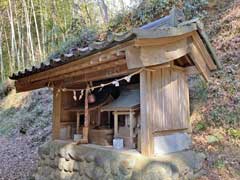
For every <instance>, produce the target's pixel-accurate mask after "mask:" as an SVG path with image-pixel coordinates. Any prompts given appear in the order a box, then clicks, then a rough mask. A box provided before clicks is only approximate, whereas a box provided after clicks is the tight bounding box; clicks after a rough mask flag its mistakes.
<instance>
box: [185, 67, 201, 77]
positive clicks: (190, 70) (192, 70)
mask: <svg viewBox="0 0 240 180" xmlns="http://www.w3.org/2000/svg"><path fill="white" fill-rule="evenodd" d="M184 71H185V72H186V74H187V75H196V74H200V72H199V71H198V70H197V68H196V66H188V67H185V68H184Z"/></svg>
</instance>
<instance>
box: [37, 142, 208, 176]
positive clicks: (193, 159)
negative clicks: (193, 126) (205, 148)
mask: <svg viewBox="0 0 240 180" xmlns="http://www.w3.org/2000/svg"><path fill="white" fill-rule="evenodd" d="M203 158H204V156H203V155H202V154H196V153H194V152H193V151H185V152H181V153H175V154H171V155H165V156H161V157H160V156H159V157H157V158H148V157H145V156H142V155H140V153H138V152H137V151H135V150H128V151H118V150H114V149H112V148H107V147H102V146H97V145H75V144H74V143H67V142H65V141H52V142H48V143H46V144H44V145H43V146H41V147H40V148H39V162H38V169H37V172H36V174H35V179H36V180H48V179H49V180H50V179H52V180H56V179H57V180H70V179H71V180H78V179H83V180H85V179H93V180H101V179H103V180H104V179H105V180H111V179H114V180H115V179H116V180H117V179H119V180H125V179H133V180H141V179H143V180H147V179H151V180H155V179H169V180H170V179H174V180H176V179H182V177H185V178H186V179H191V178H194V176H195V174H199V172H201V171H200V170H201V168H202V159H203Z"/></svg>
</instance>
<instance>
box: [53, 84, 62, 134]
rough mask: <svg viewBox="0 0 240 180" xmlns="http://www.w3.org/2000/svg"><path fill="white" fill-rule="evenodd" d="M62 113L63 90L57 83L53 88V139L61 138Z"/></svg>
mask: <svg viewBox="0 0 240 180" xmlns="http://www.w3.org/2000/svg"><path fill="white" fill-rule="evenodd" d="M61 113H62V91H61V90H60V86H59V85H56V86H54V88H53V125H52V139H59V138H60V128H61V127H60V126H61Z"/></svg>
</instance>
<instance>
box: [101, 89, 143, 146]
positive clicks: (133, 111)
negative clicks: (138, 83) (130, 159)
mask: <svg viewBox="0 0 240 180" xmlns="http://www.w3.org/2000/svg"><path fill="white" fill-rule="evenodd" d="M139 108H140V92H139V89H132V90H123V91H122V92H121V94H120V96H119V97H118V98H117V99H116V100H115V101H113V102H112V103H110V104H108V105H106V106H104V107H103V108H102V111H108V112H113V115H114V138H123V141H124V147H126V148H136V146H137V134H138V129H137V127H138V126H137V124H138V116H139Z"/></svg>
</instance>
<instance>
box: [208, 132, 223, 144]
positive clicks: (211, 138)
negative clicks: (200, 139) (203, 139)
mask: <svg viewBox="0 0 240 180" xmlns="http://www.w3.org/2000/svg"><path fill="white" fill-rule="evenodd" d="M221 139H223V137H222V135H220V134H215V135H209V136H207V142H208V143H209V144H215V143H219V142H220V141H221Z"/></svg>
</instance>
